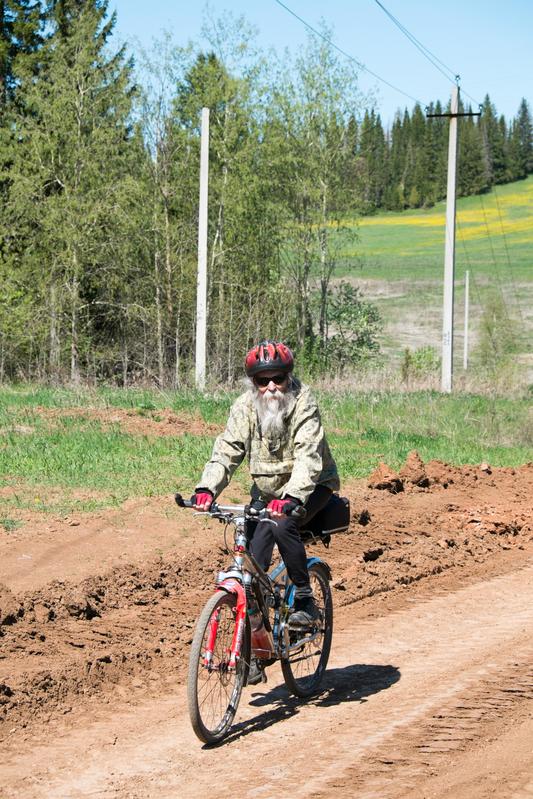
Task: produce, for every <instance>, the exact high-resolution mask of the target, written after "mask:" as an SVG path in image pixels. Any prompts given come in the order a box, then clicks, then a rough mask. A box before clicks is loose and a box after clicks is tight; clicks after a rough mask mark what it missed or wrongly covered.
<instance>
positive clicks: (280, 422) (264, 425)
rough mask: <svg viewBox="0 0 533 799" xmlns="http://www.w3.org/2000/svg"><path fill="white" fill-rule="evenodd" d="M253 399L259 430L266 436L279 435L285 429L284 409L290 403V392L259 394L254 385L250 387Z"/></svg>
mask: <svg viewBox="0 0 533 799" xmlns="http://www.w3.org/2000/svg"><path fill="white" fill-rule="evenodd" d="M252 393H253V399H254V405H255V409H256V411H257V416H258V418H259V423H260V425H261V432H262V433H263V434H264V435H266V436H267V437H268V438H275V437H277V436H280V435H281V433H282V432H283V430H284V429H285V417H286V411H287V408H288V406H289V404H290V400H291V392H290V391H286V392H285V393H284V392H283V391H280V390H279V389H276V391H274V392H271V391H267V392H265V393H264V394H261V392H260V391H258V390H257V388H256V387H255V386H253V387H252Z"/></svg>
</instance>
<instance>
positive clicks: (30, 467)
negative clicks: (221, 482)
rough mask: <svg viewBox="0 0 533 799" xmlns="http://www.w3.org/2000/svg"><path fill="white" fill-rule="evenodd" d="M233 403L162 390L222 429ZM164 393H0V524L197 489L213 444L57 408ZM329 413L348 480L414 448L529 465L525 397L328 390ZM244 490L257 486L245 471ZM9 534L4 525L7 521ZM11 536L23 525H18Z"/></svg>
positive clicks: (154, 404) (146, 399)
mask: <svg viewBox="0 0 533 799" xmlns="http://www.w3.org/2000/svg"><path fill="white" fill-rule="evenodd" d="M233 396H234V395H230V394H224V395H222V396H220V397H218V398H213V397H205V396H200V395H198V394H195V393H194V392H191V393H190V394H178V393H175V392H168V393H167V394H165V398H166V400H167V402H166V407H172V408H174V409H176V410H179V411H180V412H181V413H190V414H191V415H192V414H197V413H198V412H200V413H201V414H202V416H203V418H205V419H206V421H216V422H223V421H224V420H225V418H226V416H227V412H228V408H229V405H230V403H231V400H232V397H233ZM165 398H163V396H162V395H161V394H160V393H159V392H150V391H143V392H132V391H120V390H113V391H111V390H108V389H102V390H99V391H87V392H83V391H77V392H74V391H68V390H65V389H61V390H54V389H41V388H35V387H32V386H19V387H14V388H10V389H2V390H0V430H1V431H2V440H1V443H0V491H1V489H2V488H3V489H4V490H3V491H1V493H0V524H1V523H2V522H1V519H2V518H4V519H7V520H8V525H9V520H10V519H12V516H13V513H14V511H15V510H17V509H18V510H21V509H24V508H30V509H32V510H40V511H45V512H46V511H49V512H55V513H69V512H73V511H75V510H95V509H97V508H103V507H110V506H113V505H116V504H119V503H121V502H123V501H124V500H126V499H128V498H130V497H137V496H152V495H160V494H165V493H168V494H170V493H172V491H174V490H175V489H176V488H180V489H181V490H182V491H184V492H185V493H186V492H188V491H191V490H192V488H193V486H194V484H195V481H196V480H197V479H198V477H199V475H200V472H201V470H202V467H203V465H204V463H205V461H206V460H207V459H208V457H209V454H210V451H211V446H212V442H213V436H193V435H188V434H186V435H183V436H179V437H147V436H142V435H132V434H127V433H125V432H122V431H121V430H120V429H119V427H118V426H113V427H112V428H111V429H103V428H102V427H101V425H100V424H99V422H98V421H96V420H93V419H88V418H83V417H82V418H79V417H68V418H65V417H62V418H61V420H60V423H58V420H54V422H55V424H53V425H51V424H50V420H49V419H45V418H43V417H42V416H39V414H38V413H37V412H36V411H35V407H36V406H37V405H42V406H46V407H48V408H53V407H59V408H68V407H72V406H73V405H75V404H76V405H77V406H78V407H80V406H81V407H109V405H110V400H112V401H113V404H114V407H127V408H137V409H139V410H141V411H142V410H143V409H146V408H148V409H150V410H151V409H152V408H163V407H165V401H164V399H165ZM320 405H321V408H322V412H323V419H324V425H325V427H326V430H327V431H328V438H329V440H330V443H331V447H332V449H333V452H334V455H335V458H336V460H337V463H338V465H339V469H340V472H341V477H342V478H343V479H345V480H346V479H350V478H355V477H365V476H367V475H368V474H369V473H370V471H371V470H372V469H373V468H374V467H375V466H376V465H377V463H378V462H379V461H380V460H383V461H386V462H387V463H389V464H390V465H391V466H392V467H394V468H398V467H399V466H400V465H401V463H402V462H403V461H404V460H405V457H406V455H407V454H408V452H409V451H410V450H411V449H417V450H418V451H419V453H420V455H421V457H422V458H423V459H424V460H429V459H431V458H439V459H441V460H444V461H448V462H450V463H454V464H463V463H479V462H481V461H483V460H488V461H489V462H490V463H491V464H492V465H494V466H517V465H519V464H521V463H524V462H525V461H528V460H530V459H531V455H532V446H533V420H532V418H531V409H530V403H529V402H528V401H527V400H525V399H523V400H521V399H505V398H488V397H480V396H467V395H457V396H455V395H454V396H447V395H441V394H437V393H432V392H419V393H412V394H392V393H366V394H365V393H359V394H356V395H353V394H348V393H346V394H339V393H336V394H333V393H331V392H321V394H320ZM238 475H239V476H238V477H237V479H236V487H237V488H240V489H241V490H242V489H245V488H246V487H247V486H248V485H249V476H248V474H247V471H246V469H241V470H239V473H238ZM4 529H6V528H5V525H4ZM12 529H14V528H12Z"/></svg>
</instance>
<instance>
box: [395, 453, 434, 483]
mask: <svg viewBox="0 0 533 799" xmlns="http://www.w3.org/2000/svg"><path fill="white" fill-rule="evenodd" d="M400 478H401V480H402V483H403V484H405V483H411V485H415V486H420V487H421V488H427V487H428V485H429V477H428V476H427V473H426V469H425V467H424V461H423V460H422V458H421V457H420V455H419V454H418V452H417V451H416V450H412V452H410V453H409V455H408V456H407V459H406V461H405V463H404V465H403V466H402V468H401V469H400Z"/></svg>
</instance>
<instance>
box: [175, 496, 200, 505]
mask: <svg viewBox="0 0 533 799" xmlns="http://www.w3.org/2000/svg"><path fill="white" fill-rule="evenodd" d="M174 500H175V502H176V505H179V507H180V508H194V507H195V505H194V502H192V500H190V499H183V497H182V496H181V494H175V495H174Z"/></svg>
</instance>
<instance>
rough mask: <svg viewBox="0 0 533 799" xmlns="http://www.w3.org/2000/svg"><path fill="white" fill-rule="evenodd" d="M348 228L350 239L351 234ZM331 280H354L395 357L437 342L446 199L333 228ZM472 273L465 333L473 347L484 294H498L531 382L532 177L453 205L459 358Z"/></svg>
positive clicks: (385, 347) (386, 348) (383, 342)
mask: <svg viewBox="0 0 533 799" xmlns="http://www.w3.org/2000/svg"><path fill="white" fill-rule="evenodd" d="M354 233H355V234H356V236H354ZM333 239H334V242H335V247H336V251H337V254H338V264H339V266H338V269H337V272H336V278H338V279H339V278H342V279H348V280H350V281H354V282H355V283H357V284H358V285H359V286H360V287H361V289H362V291H363V294H364V296H365V297H366V298H367V299H369V300H371V301H372V302H374V303H375V304H376V305H377V306H378V308H379V310H380V312H381V314H382V317H383V320H384V330H383V334H382V336H381V339H380V343H381V346H382V348H383V350H384V352H385V354H386V355H388V356H390V357H391V358H392V359H393V360H397V359H398V358H399V357H400V355H401V353H402V351H403V350H404V349H405V347H409V348H411V349H416V348H418V347H421V346H424V345H426V344H430V345H432V346H434V347H437V348H438V347H440V338H441V327H442V310H441V309H442V290H443V289H442V287H443V265H444V239H445V203H438V204H437V205H436V206H435V207H434V208H430V209H421V210H417V211H404V212H402V213H383V214H379V215H376V216H371V217H364V218H362V219H358V220H357V221H354V222H353V223H352V222H350V220H344V228H341V229H340V230H339V231H334V232H333ZM466 270H469V272H470V331H471V343H472V347H473V349H474V350H475V346H476V343H477V338H478V328H479V323H480V319H481V315H482V313H483V310H484V308H485V307H486V305H487V301H488V298H489V296H494V294H496V295H497V296H499V297H501V298H502V300H503V302H504V305H505V312H506V314H507V315H508V317H509V318H510V319H511V320H513V321H514V322H515V323H516V324H517V325H518V327H519V329H520V331H521V342H520V343H521V352H522V355H521V358H522V361H523V364H524V368H525V369H526V370H527V371H528V372H529V374H530V377H529V381H530V382H531V381H533V357H532V353H533V177H529V178H528V179H527V180H524V181H519V182H516V183H512V184H508V185H506V186H498V187H497V188H495V189H494V190H493V191H491V192H489V193H487V194H485V195H480V196H475V197H466V198H461V199H459V200H458V203H457V239H456V282H455V289H456V295H455V296H456V310H455V320H456V321H455V331H456V344H457V348H456V358H457V365H458V366H459V364H460V362H461V361H462V350H461V348H462V341H463V324H464V311H463V309H464V276H465V271H466Z"/></svg>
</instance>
